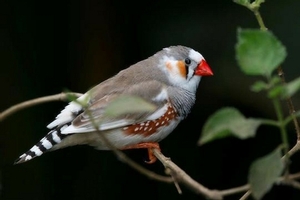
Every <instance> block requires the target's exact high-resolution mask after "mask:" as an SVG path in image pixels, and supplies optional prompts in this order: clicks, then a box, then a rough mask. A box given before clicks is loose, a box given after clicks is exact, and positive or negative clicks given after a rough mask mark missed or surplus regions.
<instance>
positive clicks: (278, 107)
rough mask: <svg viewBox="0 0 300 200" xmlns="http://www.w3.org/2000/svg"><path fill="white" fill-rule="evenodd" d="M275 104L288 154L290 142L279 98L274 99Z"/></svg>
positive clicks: (285, 150) (285, 152)
mask: <svg viewBox="0 0 300 200" xmlns="http://www.w3.org/2000/svg"><path fill="white" fill-rule="evenodd" d="M273 104H274V108H275V112H276V115H277V118H278V122H279V129H280V133H281V139H282V143H283V145H284V154H287V153H288V151H289V142H288V137H287V132H286V129H285V121H284V118H283V115H282V109H281V106H280V102H279V100H278V99H273ZM287 159H288V158H287Z"/></svg>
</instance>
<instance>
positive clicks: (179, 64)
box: [177, 61, 186, 78]
mask: <svg viewBox="0 0 300 200" xmlns="http://www.w3.org/2000/svg"><path fill="white" fill-rule="evenodd" d="M177 67H178V71H179V74H180V76H182V77H183V78H186V68H185V63H184V62H183V61H178V62H177Z"/></svg>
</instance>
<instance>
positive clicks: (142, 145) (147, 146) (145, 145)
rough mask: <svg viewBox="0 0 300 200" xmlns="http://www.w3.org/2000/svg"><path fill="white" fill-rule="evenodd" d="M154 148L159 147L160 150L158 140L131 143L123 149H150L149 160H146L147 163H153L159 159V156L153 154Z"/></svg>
mask: <svg viewBox="0 0 300 200" xmlns="http://www.w3.org/2000/svg"><path fill="white" fill-rule="evenodd" d="M153 148H154V149H158V150H159V151H160V147H159V144H158V143H157V142H143V143H138V144H134V145H129V146H126V147H125V148H123V150H126V149H148V158H149V161H145V162H146V163H147V164H152V163H155V161H156V160H157V158H156V157H155V155H154V154H153V151H152V149H153Z"/></svg>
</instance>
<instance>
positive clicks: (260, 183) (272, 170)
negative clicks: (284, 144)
mask: <svg viewBox="0 0 300 200" xmlns="http://www.w3.org/2000/svg"><path fill="white" fill-rule="evenodd" d="M281 156H282V155H281V150H280V148H277V149H275V150H274V151H273V152H271V153H270V154H268V155H266V156H264V157H262V158H259V159H257V160H256V161H254V162H253V163H252V164H251V166H250V171H249V175H248V182H249V184H250V187H251V190H252V195H253V197H254V198H255V199H261V198H262V197H263V196H264V195H265V194H266V193H267V192H268V191H269V190H270V189H271V188H272V186H273V184H274V183H275V182H276V180H277V178H278V177H279V176H280V175H281V173H282V171H283V169H284V164H283V162H282V161H281Z"/></svg>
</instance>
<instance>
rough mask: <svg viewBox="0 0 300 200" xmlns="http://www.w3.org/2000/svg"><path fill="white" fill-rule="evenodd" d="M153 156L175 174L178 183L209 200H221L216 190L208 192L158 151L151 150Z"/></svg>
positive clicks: (208, 190)
mask: <svg viewBox="0 0 300 200" xmlns="http://www.w3.org/2000/svg"><path fill="white" fill-rule="evenodd" d="M152 150H153V153H154V155H155V156H156V157H157V159H158V160H160V162H161V163H162V164H163V165H164V166H165V167H166V168H169V169H170V170H172V171H173V172H174V173H175V174H176V180H177V181H178V182H179V183H182V184H184V185H185V186H187V187H188V188H189V189H191V190H193V191H194V192H195V193H197V194H201V195H203V196H205V197H207V198H209V199H223V197H222V195H221V194H220V193H219V192H218V191H217V190H210V189H208V188H206V187H204V186H203V185H201V184H200V183H198V182H197V181H195V180H194V179H192V178H191V177H190V176H189V175H188V174H187V173H185V171H183V170H182V169H181V168H179V167H178V166H177V165H176V164H175V163H173V162H172V161H171V160H170V159H169V158H167V157H165V156H164V155H163V154H162V153H161V152H160V151H159V150H158V149H152Z"/></svg>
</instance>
